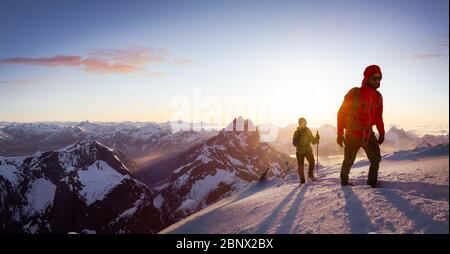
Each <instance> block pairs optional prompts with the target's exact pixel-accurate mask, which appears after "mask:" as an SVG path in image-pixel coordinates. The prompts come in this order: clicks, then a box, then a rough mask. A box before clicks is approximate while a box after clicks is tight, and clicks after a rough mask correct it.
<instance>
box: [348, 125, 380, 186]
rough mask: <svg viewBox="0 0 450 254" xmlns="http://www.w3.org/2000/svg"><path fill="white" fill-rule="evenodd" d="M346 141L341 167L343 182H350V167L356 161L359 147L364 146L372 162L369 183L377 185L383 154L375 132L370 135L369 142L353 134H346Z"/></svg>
mask: <svg viewBox="0 0 450 254" xmlns="http://www.w3.org/2000/svg"><path fill="white" fill-rule="evenodd" d="M344 142H345V147H344V161H343V162H342V168H341V183H342V184H344V185H345V184H347V183H348V174H349V173H350V168H351V167H352V166H353V163H354V162H355V158H356V155H357V153H358V150H359V148H361V147H362V148H363V149H364V151H365V152H366V154H367V158H368V159H369V162H370V168H369V176H368V178H367V184H369V185H376V184H377V181H378V168H379V166H380V161H381V154H380V146H379V145H378V140H377V138H376V137H375V135H374V134H373V133H372V134H371V135H370V137H369V139H368V141H367V144H362V139H361V138H360V137H354V136H351V135H348V136H346V137H345V141H344Z"/></svg>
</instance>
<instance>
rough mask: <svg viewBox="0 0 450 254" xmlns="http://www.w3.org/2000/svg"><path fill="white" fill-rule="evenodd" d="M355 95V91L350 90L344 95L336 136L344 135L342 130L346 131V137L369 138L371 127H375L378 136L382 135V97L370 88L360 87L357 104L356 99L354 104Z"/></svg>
mask: <svg viewBox="0 0 450 254" xmlns="http://www.w3.org/2000/svg"><path fill="white" fill-rule="evenodd" d="M357 93H358V92H355V89H351V90H350V91H349V92H348V93H347V95H345V98H344V102H343V103H342V106H341V108H340V109H339V112H338V117H337V132H338V136H339V135H343V134H344V129H346V135H353V136H357V137H361V136H363V134H364V136H369V135H370V134H371V132H372V126H373V125H376V126H377V130H378V133H379V134H380V135H384V122H383V97H382V96H381V94H380V92H378V91H377V90H376V89H375V88H372V87H370V86H367V85H362V86H361V87H360V88H359V103H358V102H357V101H358V99H356V103H355V97H356V96H355V94H357ZM356 104H357V105H356ZM352 119H353V120H352Z"/></svg>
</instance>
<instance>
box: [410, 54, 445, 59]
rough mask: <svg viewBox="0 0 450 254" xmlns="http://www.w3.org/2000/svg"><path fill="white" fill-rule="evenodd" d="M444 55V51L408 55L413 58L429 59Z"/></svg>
mask: <svg viewBox="0 0 450 254" xmlns="http://www.w3.org/2000/svg"><path fill="white" fill-rule="evenodd" d="M446 56H448V55H447V54H444V53H438V54H413V55H410V56H409V57H410V58H415V59H430V58H441V57H446Z"/></svg>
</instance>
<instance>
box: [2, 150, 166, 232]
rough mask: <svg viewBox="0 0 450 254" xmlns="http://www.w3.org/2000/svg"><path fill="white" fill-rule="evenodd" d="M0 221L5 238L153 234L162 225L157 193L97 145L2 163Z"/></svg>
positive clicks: (49, 152)
mask: <svg viewBox="0 0 450 254" xmlns="http://www.w3.org/2000/svg"><path fill="white" fill-rule="evenodd" d="M113 204H114V205H113ZM125 211H128V212H127V213H126V214H127V216H124V214H123V213H124V212H125ZM0 215H1V217H2V218H4V220H2V221H1V223H0V229H1V230H0V231H5V232H26V233H49V232H54V233H55V232H62V233H66V232H72V231H75V232H82V231H83V230H84V229H89V230H95V231H96V232H115V233H119V232H147V233H150V232H153V231H154V230H156V229H157V228H158V227H161V225H162V221H161V220H160V215H159V209H157V208H155V207H154V206H153V191H152V190H151V189H149V188H148V187H147V186H145V185H144V184H142V183H141V182H139V181H138V180H136V179H134V178H133V177H132V176H131V175H130V173H129V171H128V170H127V169H126V167H125V166H124V165H123V163H122V162H121V161H120V159H119V158H118V157H117V156H116V155H115V154H114V152H113V151H112V150H111V149H110V148H108V147H106V146H104V145H103V144H101V143H100V142H97V141H82V142H77V143H76V144H73V145H71V146H68V147H66V148H64V149H59V150H57V151H48V152H41V153H36V154H34V155H33V156H23V157H0ZM66 216H68V217H67V218H66ZM91 216H94V217H98V216H100V217H99V218H97V219H95V220H89V219H88V218H89V217H91ZM141 216H143V217H142V218H141ZM129 221H131V222H129ZM140 221H147V223H141V222H140ZM149 221H151V223H150V224H148V222H149ZM18 225H22V227H18Z"/></svg>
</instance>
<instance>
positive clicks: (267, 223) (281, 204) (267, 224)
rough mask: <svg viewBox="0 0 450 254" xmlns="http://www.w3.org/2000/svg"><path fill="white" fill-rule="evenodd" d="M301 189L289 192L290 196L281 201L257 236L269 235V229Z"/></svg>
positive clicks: (262, 223) (296, 188)
mask: <svg viewBox="0 0 450 254" xmlns="http://www.w3.org/2000/svg"><path fill="white" fill-rule="evenodd" d="M299 187H300V186H297V187H295V188H293V189H292V191H291V192H289V194H288V195H287V196H286V197H285V198H284V199H283V201H281V202H280V203H279V204H278V206H277V207H276V208H275V209H273V211H272V213H271V214H270V215H268V216H267V217H266V218H265V219H264V221H263V222H261V226H260V227H259V228H258V229H257V230H256V231H255V233H256V234H258V233H261V234H267V230H268V229H269V227H270V226H271V225H272V224H273V223H274V221H275V219H276V218H277V216H278V215H279V214H280V212H281V210H282V209H283V207H285V206H286V205H287V204H288V203H289V202H290V201H291V200H292V197H293V196H294V194H295V193H297V192H298V190H299Z"/></svg>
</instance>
